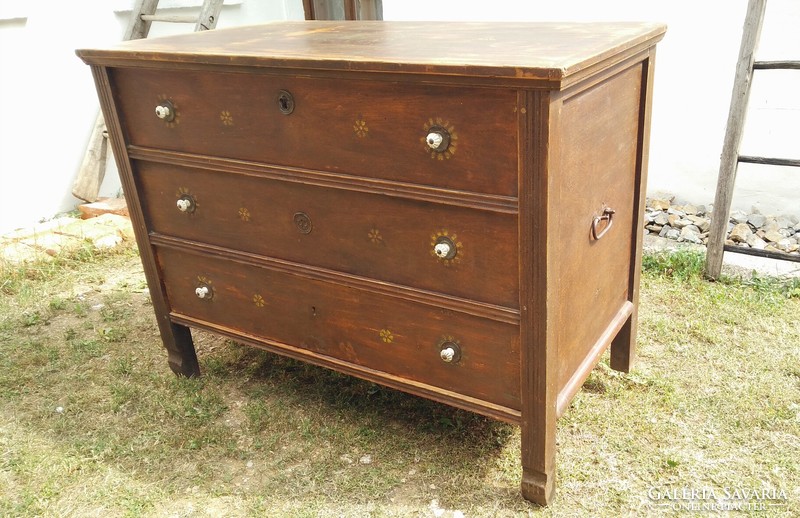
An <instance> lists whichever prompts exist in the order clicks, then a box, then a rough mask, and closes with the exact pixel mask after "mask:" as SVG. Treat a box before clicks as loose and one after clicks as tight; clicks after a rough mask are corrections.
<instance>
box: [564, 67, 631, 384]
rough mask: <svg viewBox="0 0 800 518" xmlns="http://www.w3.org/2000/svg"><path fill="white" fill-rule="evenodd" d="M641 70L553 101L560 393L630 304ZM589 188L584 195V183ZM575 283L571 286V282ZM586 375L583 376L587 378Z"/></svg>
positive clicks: (621, 75)
mask: <svg viewBox="0 0 800 518" xmlns="http://www.w3.org/2000/svg"><path fill="white" fill-rule="evenodd" d="M641 84H642V67H641V65H639V64H637V65H635V66H632V67H628V68H626V69H624V70H622V71H619V72H617V73H615V74H614V75H613V76H611V77H609V78H606V79H605V80H603V81H602V82H600V83H598V84H596V85H594V86H592V87H590V88H588V89H586V90H583V91H579V92H577V93H575V94H573V95H569V96H565V97H563V98H561V99H559V100H558V101H557V103H558V104H557V106H558V113H559V120H558V124H559V130H560V131H559V132H558V136H559V140H558V141H556V142H553V143H551V149H550V156H551V160H552V161H553V163H552V166H553V169H554V170H555V171H558V175H556V176H554V177H553V178H552V180H551V183H550V189H551V196H553V198H554V200H557V203H558V210H557V211H553V213H552V216H551V222H550V224H551V225H552V226H553V228H554V230H555V235H556V236H558V237H557V240H556V241H555V242H554V243H552V244H551V247H553V253H554V257H556V258H557V263H556V264H554V265H553V268H552V269H551V270H550V273H551V275H552V276H553V279H554V280H555V283H556V285H557V288H556V289H557V295H556V296H557V297H558V300H561V301H569V304H566V303H562V304H558V305H557V306H556V308H555V314H556V319H557V321H559V322H580V323H581V325H579V326H561V327H560V328H558V329H557V330H555V333H556V340H557V342H558V343H559V344H563V347H562V348H560V349H559V353H558V363H559V367H558V382H559V385H560V386H564V385H566V384H567V382H568V381H569V380H570V378H572V376H573V375H574V374H575V373H576V371H577V370H578V366H579V365H580V364H581V362H582V360H583V358H585V357H586V355H587V353H588V351H587V348H588V347H590V346H591V345H592V344H594V343H595V341H596V340H597V337H599V336H600V335H601V334H602V333H603V331H604V330H605V329H606V327H607V326H608V325H609V322H611V321H612V319H613V317H614V315H615V314H616V313H617V312H618V311H619V309H620V308H621V307H622V306H623V304H624V303H625V302H626V301H628V300H629V299H630V293H629V291H628V290H629V275H630V274H631V244H632V242H633V221H634V220H637V221H638V220H639V219H641V218H640V217H638V213H637V217H636V218H634V213H633V209H634V200H633V197H634V194H635V192H636V190H635V186H636V181H635V180H636V157H637V151H638V149H637V143H638V128H639V104H640V98H641ZM587 178H591V179H592V188H591V189H586V188H584V186H585V183H586V179H587ZM606 207H609V208H611V209H614V210H615V211H616V212H615V214H614V216H613V219H612V222H613V224H612V227H611V229H610V230H609V232H608V233H607V234H605V235H604V236H603V237H602V238H600V239H594V238H593V237H592V234H591V226H592V220H593V218H594V217H596V216H600V215H601V214H602V212H603V209H604V208H606ZM576 281H577V282H576ZM585 374H588V372H587V373H585Z"/></svg>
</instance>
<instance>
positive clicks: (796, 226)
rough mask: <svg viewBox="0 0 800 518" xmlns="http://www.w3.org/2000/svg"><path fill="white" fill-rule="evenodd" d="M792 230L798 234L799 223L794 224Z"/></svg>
mask: <svg viewBox="0 0 800 518" xmlns="http://www.w3.org/2000/svg"><path fill="white" fill-rule="evenodd" d="M792 228H793V229H794V231H795V232H800V223H798V224H796V225H795V226H793V227H792Z"/></svg>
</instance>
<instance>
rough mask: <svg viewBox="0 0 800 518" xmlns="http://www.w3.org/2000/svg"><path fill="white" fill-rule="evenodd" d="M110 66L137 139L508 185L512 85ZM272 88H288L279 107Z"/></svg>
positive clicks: (440, 183) (413, 177) (425, 179)
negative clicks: (447, 141) (444, 131)
mask: <svg viewBox="0 0 800 518" xmlns="http://www.w3.org/2000/svg"><path fill="white" fill-rule="evenodd" d="M113 78H114V85H115V90H116V92H117V96H118V98H119V109H120V111H121V114H122V117H123V120H124V121H125V128H126V133H127V136H128V142H130V143H132V144H135V145H138V146H143V147H149V148H159V149H169V150H175V151H186V152H190V153H195V154H203V155H211V156H217V157H228V158H238V159H244V160H253V161H261V162H269V163H271V164H279V165H290V166H295V167H303V168H307V169H313V170H321V171H334V172H335V171H346V172H347V173H348V174H351V175H358V176H360V177H370V178H383V179H388V180H393V181H399V182H412V183H417V184H425V185H431V186H437V187H443V188H448V189H459V190H467V191H478V192H485V193H488V194H499V195H508V196H514V195H515V194H516V163H515V162H514V155H515V146H516V138H515V132H516V129H517V128H516V115H515V113H514V111H515V110H516V97H515V96H514V92H513V91H508V90H477V89H474V88H472V89H471V88H464V89H461V88H435V89H434V88H430V87H425V86H417V87H415V86H408V85H406V86H404V87H403V95H402V96H398V94H397V85H396V84H394V83H374V82H364V81H350V80H342V79H338V80H337V79H325V80H320V79H316V78H304V77H292V76H282V75H281V76H274V75H259V74H247V75H242V74H220V75H217V74H213V75H209V74H207V73H204V72H193V71H178V72H175V71H168V70H157V69H156V70H139V69H118V70H114V71H113ZM281 91H288V92H290V93H291V94H292V96H293V97H294V110H293V111H292V113H291V114H289V115H284V114H283V113H281V111H280V109H279V105H278V97H279V93H280V92H281ZM164 98H169V99H170V100H171V101H172V102H173V103H174V106H175V110H176V118H175V120H174V121H172V122H164V121H162V120H160V119H158V118H156V117H154V116H153V110H154V108H155V107H156V105H157V104H158V103H159V101H160V100H161V99H164ZM487 100H488V101H487ZM487 102H489V103H491V105H492V108H493V109H492V110H487V109H486V103H487ZM433 125H439V126H443V127H446V128H448V129H450V133H451V134H452V140H451V145H450V147H449V148H448V150H447V151H445V152H444V153H436V152H432V151H430V149H429V148H428V147H427V145H426V144H425V142H424V139H425V137H426V135H427V134H428V128H429V127H431V126H433ZM399 156H402V157H403V160H402V161H398V160H397V157H399Z"/></svg>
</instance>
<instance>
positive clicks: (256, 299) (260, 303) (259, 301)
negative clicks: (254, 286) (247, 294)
mask: <svg viewBox="0 0 800 518" xmlns="http://www.w3.org/2000/svg"><path fill="white" fill-rule="evenodd" d="M253 304H255V305H256V307H258V308H263V307H264V304H266V302H264V297H262V296H261V295H259V294H258V293H256V294H255V295H253Z"/></svg>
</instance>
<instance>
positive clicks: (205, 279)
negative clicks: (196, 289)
mask: <svg viewBox="0 0 800 518" xmlns="http://www.w3.org/2000/svg"><path fill="white" fill-rule="evenodd" d="M197 282H198V283H200V284H212V282H211V279H209V278H208V277H206V276H204V275H198V276H197Z"/></svg>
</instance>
